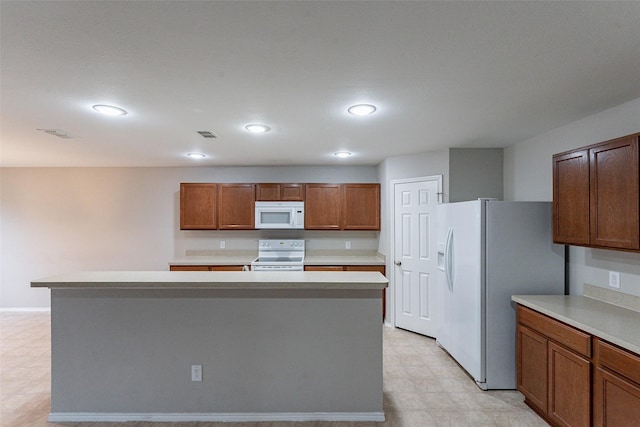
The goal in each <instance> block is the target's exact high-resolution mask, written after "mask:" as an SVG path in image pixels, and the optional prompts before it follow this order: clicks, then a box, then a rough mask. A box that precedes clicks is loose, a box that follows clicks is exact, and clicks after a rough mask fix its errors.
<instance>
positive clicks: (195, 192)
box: [180, 183, 218, 230]
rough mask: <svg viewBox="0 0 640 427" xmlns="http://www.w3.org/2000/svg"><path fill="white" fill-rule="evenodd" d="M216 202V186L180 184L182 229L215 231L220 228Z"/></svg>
mask: <svg viewBox="0 0 640 427" xmlns="http://www.w3.org/2000/svg"><path fill="white" fill-rule="evenodd" d="M216 201H217V185H216V184H207V183H182V184H180V229H181V230H215V229H216V228H218V221H217V212H218V210H217V203H216Z"/></svg>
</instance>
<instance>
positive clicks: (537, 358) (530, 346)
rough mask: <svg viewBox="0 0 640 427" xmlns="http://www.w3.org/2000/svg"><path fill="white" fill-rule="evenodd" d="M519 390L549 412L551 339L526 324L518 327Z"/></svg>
mask: <svg viewBox="0 0 640 427" xmlns="http://www.w3.org/2000/svg"><path fill="white" fill-rule="evenodd" d="M517 336H518V338H517V343H516V348H517V360H518V364H517V377H518V390H520V392H521V393H522V394H524V397H525V398H526V399H527V401H528V403H529V404H530V405H533V406H534V407H536V408H537V409H538V410H540V411H541V412H543V413H545V414H546V413H547V403H548V396H549V391H548V390H549V387H548V384H549V380H548V377H547V375H548V369H547V364H548V360H549V340H548V339H547V338H545V337H544V336H542V335H540V334H538V333H536V332H534V331H532V330H531V329H529V328H527V327H526V326H522V325H520V324H518V327H517Z"/></svg>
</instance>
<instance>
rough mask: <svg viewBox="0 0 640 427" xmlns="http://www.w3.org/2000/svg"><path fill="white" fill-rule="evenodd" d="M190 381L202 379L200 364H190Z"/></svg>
mask: <svg viewBox="0 0 640 427" xmlns="http://www.w3.org/2000/svg"><path fill="white" fill-rule="evenodd" d="M191 381H198V382H200V381H202V365H191Z"/></svg>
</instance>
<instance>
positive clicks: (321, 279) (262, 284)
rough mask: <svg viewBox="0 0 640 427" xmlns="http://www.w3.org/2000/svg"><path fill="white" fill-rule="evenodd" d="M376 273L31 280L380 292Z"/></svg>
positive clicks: (87, 285) (91, 275) (84, 275)
mask: <svg viewBox="0 0 640 427" xmlns="http://www.w3.org/2000/svg"><path fill="white" fill-rule="evenodd" d="M388 283H389V281H388V279H387V278H386V277H384V276H383V275H382V274H380V273H377V272H349V273H348V274H345V273H344V272H209V271H189V272H170V271H146V272H145V271H94V272H91V271H85V272H75V273H67V274H62V275H59V276H53V277H48V278H44V279H39V280H34V281H32V282H31V287H32V288H50V289H62V288H65V289H80V288H83V289H212V290H215V289H254V290H259V289H316V290H318V289H335V290H340V289H344V290H347V289H350V290H356V289H357V290H367V289H373V290H382V289H384V288H386V287H387V286H388Z"/></svg>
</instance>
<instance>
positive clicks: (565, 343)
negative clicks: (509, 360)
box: [516, 306, 592, 427]
mask: <svg viewBox="0 0 640 427" xmlns="http://www.w3.org/2000/svg"><path fill="white" fill-rule="evenodd" d="M516 333H517V340H516V356H517V363H516V369H517V383H518V390H519V391H520V392H521V393H522V394H523V395H524V396H525V402H526V403H527V404H528V405H529V406H530V407H531V408H533V409H534V410H535V411H536V412H537V413H538V414H539V415H541V416H542V417H543V418H545V420H547V421H548V422H549V423H550V424H551V425H554V426H574V427H583V426H584V427H588V426H590V425H591V366H592V364H591V360H590V356H591V345H590V341H591V337H590V336H589V335H587V334H585V333H584V332H582V331H579V330H577V329H575V328H572V327H571V326H568V325H565V324H564V323H561V322H558V321H556V320H553V319H551V318H549V317H547V316H545V315H542V314H540V313H537V312H535V311H533V310H530V309H528V308H526V307H522V306H518V325H517V329H516ZM549 335H551V336H552V337H553V338H551V337H550V336H549ZM585 340H587V341H585ZM570 348H571V349H570ZM574 348H577V349H578V350H574ZM578 351H583V352H584V353H585V354H579V353H578Z"/></svg>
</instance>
